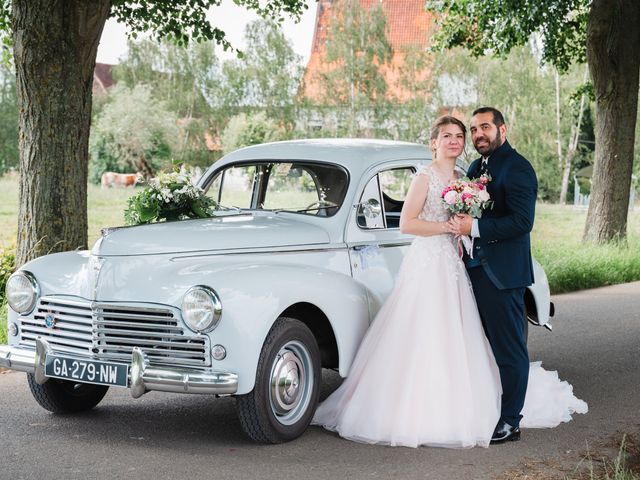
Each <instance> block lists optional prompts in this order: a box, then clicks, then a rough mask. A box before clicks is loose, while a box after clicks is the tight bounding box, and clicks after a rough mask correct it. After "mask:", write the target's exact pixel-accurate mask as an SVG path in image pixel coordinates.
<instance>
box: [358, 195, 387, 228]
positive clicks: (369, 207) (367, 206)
mask: <svg viewBox="0 0 640 480" xmlns="http://www.w3.org/2000/svg"><path fill="white" fill-rule="evenodd" d="M354 206H355V207H356V208H357V209H358V210H357V216H358V217H359V218H360V219H361V220H358V224H359V225H360V226H361V227H365V228H384V223H383V219H382V205H380V202H379V201H378V200H376V199H375V198H370V199H368V200H365V201H364V202H361V203H357V204H355V205H354ZM362 220H364V225H363V222H362Z"/></svg>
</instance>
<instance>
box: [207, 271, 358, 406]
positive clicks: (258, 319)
mask: <svg viewBox="0 0 640 480" xmlns="http://www.w3.org/2000/svg"><path fill="white" fill-rule="evenodd" d="M201 280H202V281H203V283H204V284H207V283H210V284H211V286H212V288H214V289H216V291H217V292H218V294H219V296H220V300H221V302H222V306H223V307H222V317H221V319H220V324H219V326H218V327H217V328H216V329H215V330H214V331H213V332H212V333H211V334H210V338H211V344H212V345H216V344H221V345H223V346H224V347H225V349H226V350H227V352H228V355H227V358H225V359H224V360H223V361H222V362H216V361H215V360H214V366H216V365H218V364H219V365H220V367H222V368H223V369H226V370H229V371H235V372H237V373H238V375H239V385H238V394H242V393H247V392H249V391H251V389H252V388H253V385H254V381H255V372H256V369H257V365H258V359H259V356H260V352H261V350H262V346H263V344H264V341H265V339H266V337H267V335H268V333H269V330H270V329H271V327H272V325H273V323H274V322H275V321H276V319H277V318H278V317H279V316H280V315H281V314H282V313H283V312H284V311H285V310H286V309H287V308H289V307H290V306H292V305H295V304H298V303H302V302H304V303H309V304H312V305H314V306H315V307H317V308H319V309H320V310H321V311H322V312H323V313H324V315H325V316H326V317H327V319H328V320H329V323H330V324H331V327H332V329H333V333H334V336H335V339H336V343H337V349H338V359H339V372H340V374H341V375H342V376H346V375H347V373H348V371H349V367H350V366H351V362H352V360H353V358H354V356H355V353H356V351H357V349H358V346H359V344H360V341H361V340H362V337H363V336H364V334H365V332H366V330H367V328H368V327H369V309H368V302H367V293H366V291H365V289H364V287H363V286H362V285H360V284H358V283H357V282H355V281H354V280H353V279H352V278H351V277H350V276H346V275H344V274H340V273H337V272H333V271H331V270H325V269H316V268H309V267H305V266H301V265H281V266H274V265H272V264H269V265H252V266H250V267H247V269H246V270H244V269H239V270H235V271H232V270H230V271H228V272H225V275H224V285H223V286H219V287H216V284H219V283H220V282H219V281H218V278H217V277H216V278H213V277H212V278H211V279H201Z"/></svg>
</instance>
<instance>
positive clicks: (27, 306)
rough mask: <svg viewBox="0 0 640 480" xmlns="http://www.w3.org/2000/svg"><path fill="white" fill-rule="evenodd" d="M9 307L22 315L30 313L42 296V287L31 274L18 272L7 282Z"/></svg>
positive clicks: (6, 290)
mask: <svg viewBox="0 0 640 480" xmlns="http://www.w3.org/2000/svg"><path fill="white" fill-rule="evenodd" d="M5 292H6V296H7V302H9V306H10V307H11V308H12V309H13V310H15V311H16V312H18V313H19V314H21V315H24V314H26V313H30V312H31V311H32V310H33V309H34V307H35V306H36V302H37V300H38V297H39V296H40V287H39V286H38V282H37V281H36V277H34V276H33V274H32V273H31V272H25V271H20V272H16V273H14V274H13V275H11V277H9V280H8V281H7V286H6V289H5Z"/></svg>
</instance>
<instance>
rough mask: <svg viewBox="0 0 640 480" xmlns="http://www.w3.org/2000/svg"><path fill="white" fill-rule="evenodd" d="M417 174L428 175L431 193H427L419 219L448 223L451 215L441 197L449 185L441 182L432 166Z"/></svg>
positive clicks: (427, 166)
mask: <svg viewBox="0 0 640 480" xmlns="http://www.w3.org/2000/svg"><path fill="white" fill-rule="evenodd" d="M417 174H418V175H426V176H427V177H428V178H429V191H428V192H427V198H426V200H425V202H424V206H423V207H422V212H420V215H419V216H418V218H420V219H421V220H427V221H430V222H445V221H447V220H448V219H449V217H450V216H451V214H450V213H449V212H448V211H447V209H446V208H445V207H444V204H443V203H442V197H441V195H442V190H444V188H445V187H446V186H447V185H446V184H445V183H444V182H442V180H440V177H439V176H438V174H437V172H435V171H434V170H433V167H432V166H431V164H429V165H426V166H424V167H422V169H421V170H419V171H418V173H417Z"/></svg>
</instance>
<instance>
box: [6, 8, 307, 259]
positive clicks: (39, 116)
mask: <svg viewBox="0 0 640 480" xmlns="http://www.w3.org/2000/svg"><path fill="white" fill-rule="evenodd" d="M235 3H237V4H239V5H244V6H246V7H247V8H250V9H252V10H256V11H258V13H260V14H261V15H263V16H265V17H273V18H278V19H279V18H282V16H283V15H284V14H290V15H294V16H299V15H300V13H301V12H302V10H303V9H304V8H306V4H305V3H306V2H305V1H304V0H271V1H269V2H258V1H256V0H235ZM218 4H219V1H218V0H184V1H181V2H175V1H174V0H135V1H134V0H2V2H1V3H0V28H2V29H3V30H4V31H5V32H6V31H7V30H8V29H10V30H11V32H10V35H11V38H12V42H13V45H14V48H13V52H14V59H15V65H16V75H17V86H18V88H17V93H18V105H19V111H20V120H19V132H20V133H19V139H20V143H19V146H20V167H21V168H20V170H21V176H20V212H19V220H18V246H17V259H16V261H17V264H18V265H21V264H23V263H24V262H26V261H27V260H29V259H31V258H34V257H37V256H39V255H42V254H44V253H49V252H52V251H64V250H72V249H75V248H77V247H82V248H84V247H86V245H87V165H88V156H89V153H88V152H89V127H90V122H91V105H92V102H91V86H92V80H93V71H94V67H95V63H96V54H97V48H98V43H99V40H100V36H101V35H102V30H103V28H104V24H105V22H106V20H107V19H108V18H109V17H113V18H116V19H118V20H119V21H121V22H123V23H125V24H126V25H128V27H129V29H130V31H131V32H132V33H133V34H134V35H135V34H136V33H138V32H144V31H151V32H153V34H154V35H155V37H157V38H170V39H173V40H175V41H176V42H178V43H183V44H186V43H188V42H189V41H190V40H196V41H202V40H214V41H216V42H218V43H222V44H223V45H225V46H226V47H228V46H229V44H228V42H227V40H226V39H225V36H224V31H222V30H221V29H218V28H216V27H214V26H213V25H212V24H211V23H210V21H209V20H208V19H207V18H206V14H207V12H208V10H209V8H210V7H215V6H217V5H218ZM214 15H215V11H214ZM69 219H73V221H69Z"/></svg>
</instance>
